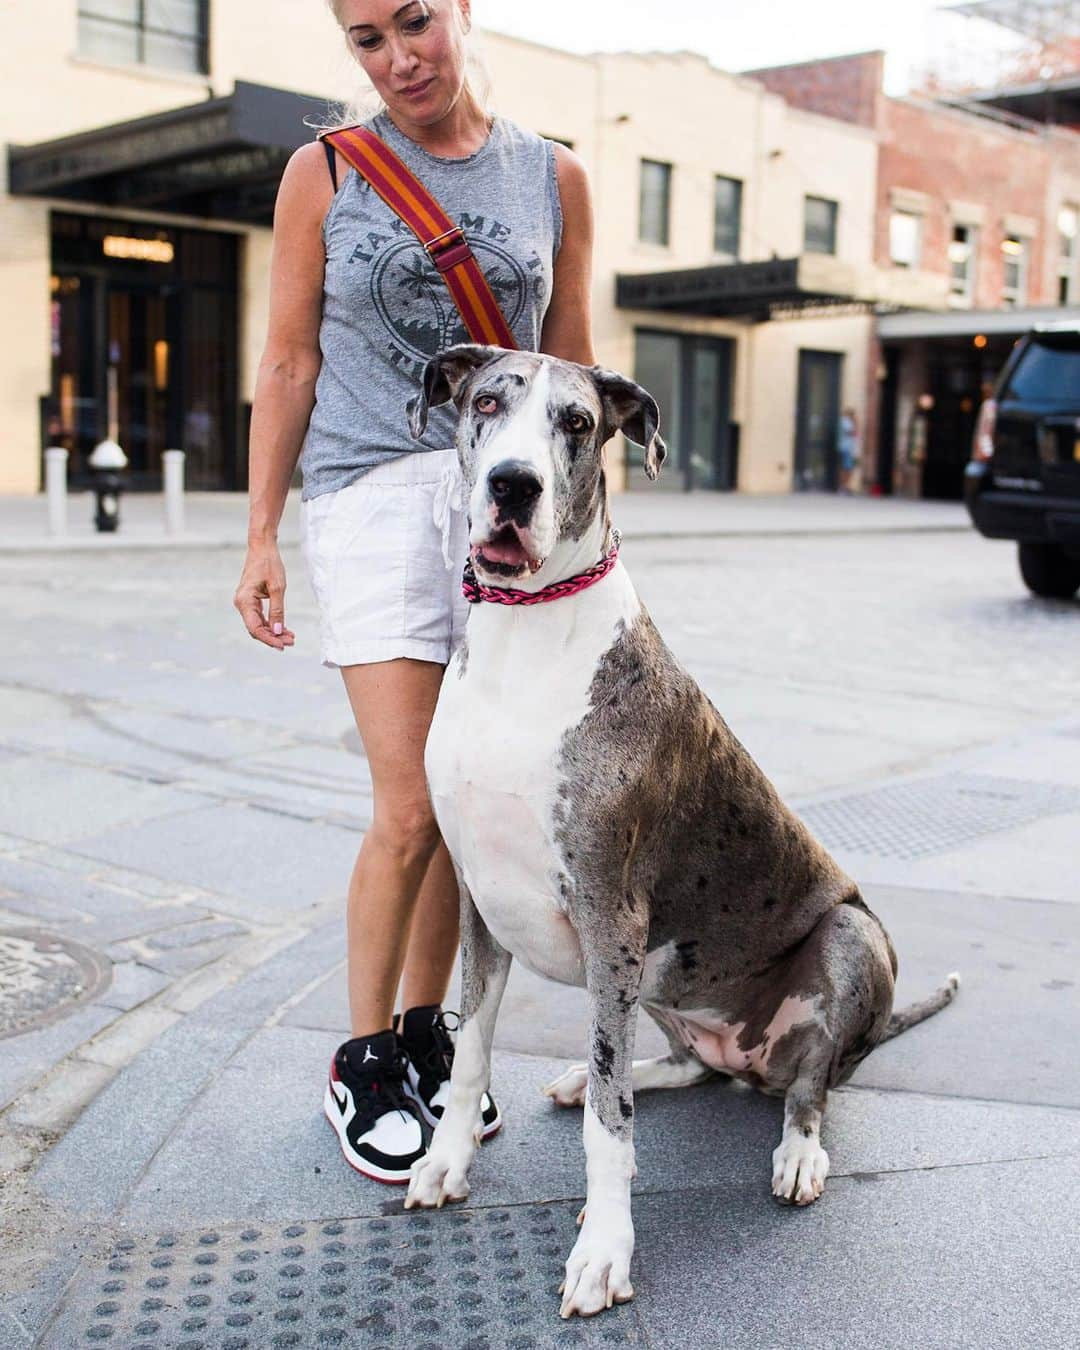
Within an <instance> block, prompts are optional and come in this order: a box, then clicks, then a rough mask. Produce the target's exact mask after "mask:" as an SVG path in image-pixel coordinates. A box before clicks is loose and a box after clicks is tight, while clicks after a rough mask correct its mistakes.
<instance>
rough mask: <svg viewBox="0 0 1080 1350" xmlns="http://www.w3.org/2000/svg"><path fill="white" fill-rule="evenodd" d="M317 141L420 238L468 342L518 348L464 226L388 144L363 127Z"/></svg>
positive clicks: (343, 129) (324, 135)
mask: <svg viewBox="0 0 1080 1350" xmlns="http://www.w3.org/2000/svg"><path fill="white" fill-rule="evenodd" d="M319 139H320V140H324V141H329V143H330V144H331V145H332V146H333V147H334V149H335V150H336V151H337V152H338V154H339V155H341V156H342V157H343V158H344V159H346V160H347V161H348V162H349V163H350V164H351V165H352V166H353V168H354V169H355V170H356V172H357V173H358V174H360V176H361V177H362V178H365V179H366V180H367V181H368V182H369V183H370V184H371V186H372V187H373V188H374V189H375V191H376V192H377V193H378V194H379V196H380V197H381V198H382V199H383V201H384V202H385V203H386V204H387V206H389V208H390V209H391V211H393V212H395V214H397V215H399V216H400V217H401V219H402V220H403V221H404V222H405V224H406V225H408V227H409V229H411V230H412V232H413V233H414V234H415V235H416V237H417V239H419V240H420V243H421V245H422V246H423V248H424V251H425V252H426V253H427V255H428V257H429V258H430V259H431V261H432V263H433V264H434V266H435V269H436V271H438V272H439V274H440V275H441V276H442V279H443V281H445V282H446V285H447V288H448V290H449V291H450V294H451V295H452V296H453V299H454V303H455V304H456V305H457V307H458V309H459V310H460V312H461V317H462V319H463V320H464V323H465V330H466V332H467V333H468V334H469V336H470V337H471V338H472V340H473V341H474V342H483V343H486V344H488V345H490V346H493V347H506V348H508V349H510V350H516V348H517V343H516V342H515V341H514V335H513V333H512V332H511V331H510V325H509V324H508V323H507V322H506V319H505V317H504V316H503V312H502V310H501V309H500V308H499V302H498V301H497V300H496V299H495V296H494V295H493V294H492V291H491V287H490V286H489V285H488V281H487V278H486V277H485V276H484V274H483V272H482V271H481V270H480V264H479V263H478V262H477V261H476V258H475V257H474V256H473V252H472V249H471V248H470V247H469V245H468V242H467V241H466V239H465V234H464V232H463V230H462V229H461V227H460V226H459V225H455V224H454V222H453V221H452V220H451V219H450V217H449V216H448V215H447V214H446V212H445V211H444V210H443V209H442V207H441V206H440V205H439V203H438V202H437V201H436V200H435V198H434V197H433V196H432V195H431V193H430V192H428V190H427V188H426V187H424V185H423V183H421V182H420V180H419V179H418V178H417V177H416V175H415V174H414V173H413V172H412V171H411V170H410V169H409V168H407V167H406V165H405V164H403V163H402V161H401V160H400V159H399V158H398V156H397V155H395V154H394V152H393V150H391V149H390V147H389V146H388V145H387V144H386V142H385V141H384V140H383V139H382V138H381V137H380V136H376V135H375V133H374V132H373V131H369V130H368V129H367V127H362V126H354V127H341V128H339V129H338V130H337V131H324V132H321V133H320V135H319Z"/></svg>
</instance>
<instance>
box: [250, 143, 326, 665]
mask: <svg viewBox="0 0 1080 1350" xmlns="http://www.w3.org/2000/svg"><path fill="white" fill-rule="evenodd" d="M332 197H333V189H332V185H331V182H330V175H329V173H328V171H327V167H326V157H325V154H324V152H323V149H322V146H321V145H318V144H312V145H305V146H303V147H302V148H301V149H300V150H298V151H297V152H296V153H295V154H294V155H293V156H292V158H291V159H290V160H289V163H288V164H287V165H286V168H285V173H284V174H283V175H282V179H281V187H280V188H279V190H278V198H277V205H276V206H275V208H274V246H273V255H272V261H271V268H270V319H269V325H268V331H267V337H266V346H265V348H264V350H263V356H262V360H261V362H260V363H259V373H258V378H257V379H256V382H255V401H254V405H253V407H252V412H251V445H250V452H249V457H248V482H249V489H248V496H249V506H248V553H247V559H246V561H245V564H244V571H243V574H242V576H241V578H240V584H239V586H238V587H237V591H236V597H235V600H234V604H235V605H236V608H237V609H238V610H239V611H240V615H241V617H242V618H243V620H244V625H245V627H246V628H247V630H248V632H249V633H250V634H251V636H252V637H253V638H256V639H257V640H258V641H260V642H264V643H265V644H266V645H267V646H268V647H276V648H277V649H279V650H280V649H282V648H284V647H289V646H292V643H293V636H292V634H291V633H290V632H289V631H288V630H287V629H286V627H285V569H284V567H283V566H282V563H281V557H280V554H279V553H278V547H277V531H278V525H279V523H280V521H281V514H282V512H283V511H284V509H285V500H286V497H287V495H288V491H289V483H290V482H291V480H292V476H293V472H294V470H295V469H296V461H297V459H298V457H299V455H300V448H301V446H302V445H303V441H304V435H305V433H306V431H307V425H308V420H309V418H310V417H311V410H312V408H313V407H314V406H315V381H316V380H317V379H318V375H319V369H320V366H321V364H322V358H321V354H320V351H319V323H320V320H321V318H322V295H323V271H324V266H325V253H324V247H323V240H322V222H323V218H324V217H325V215H326V212H327V209H328V208H329V205H330V202H331V200H332ZM264 600H266V601H269V613H268V614H267V615H265V616H264V614H263V601H264Z"/></svg>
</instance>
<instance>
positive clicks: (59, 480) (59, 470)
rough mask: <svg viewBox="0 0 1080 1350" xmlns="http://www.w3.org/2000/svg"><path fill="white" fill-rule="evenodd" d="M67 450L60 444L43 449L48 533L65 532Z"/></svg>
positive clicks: (58, 533)
mask: <svg viewBox="0 0 1080 1350" xmlns="http://www.w3.org/2000/svg"><path fill="white" fill-rule="evenodd" d="M67 464H68V452H67V451H66V450H65V449H64V448H63V446H61V445H50V446H49V448H48V449H47V450H46V451H45V499H46V502H47V504H48V508H49V533H50V534H54V535H63V534H67Z"/></svg>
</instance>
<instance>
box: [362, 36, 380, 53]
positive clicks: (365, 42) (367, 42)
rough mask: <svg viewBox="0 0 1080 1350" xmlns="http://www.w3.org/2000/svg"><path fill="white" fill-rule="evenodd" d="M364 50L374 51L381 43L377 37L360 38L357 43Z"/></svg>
mask: <svg viewBox="0 0 1080 1350" xmlns="http://www.w3.org/2000/svg"><path fill="white" fill-rule="evenodd" d="M356 45H357V46H358V47H359V48H360V50H361V51H362V52H372V51H374V50H375V48H376V47H377V46H378V45H379V39H378V38H377V37H369V38H360V39H359V40H358V42H357V44H356Z"/></svg>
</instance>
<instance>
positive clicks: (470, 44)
mask: <svg viewBox="0 0 1080 1350" xmlns="http://www.w3.org/2000/svg"><path fill="white" fill-rule="evenodd" d="M416 2H417V4H418V5H419V6H420V7H421V9H422V10H423V11H424V12H425V13H426V14H435V13H437V12H438V9H439V5H438V4H437V3H433V0H416ZM327 4H328V5H329V7H330V12H331V14H333V16H334V19H335V21H336V22H337V25H338V27H339V28H341V29H342V33H343V35H344V36H345V38H346V42H348V35H347V34H345V33H344V14H343V13H342V10H343V8H344V4H345V0H327ZM450 7H451V9H453V10H454V11H455V12H456V13H458V14H460V13H461V10H460V8H459V7H458V5H457V4H456V3H455V0H450ZM464 32H465V34H466V37H465V71H466V74H465V88H466V89H467V90H468V92H469V93H470V94H471V95H472V97H473V98H474V99H475V100H476V102H477V104H478V105H479V106H480V107H481V108H482V109H483V110H484V112H485V113H489V114H490V111H491V108H490V100H491V77H490V75H489V74H488V72H487V68H486V67H485V65H484V62H483V58H482V57H481V56H480V54H479V52H478V51H477V48H476V43H475V41H474V39H473V37H472V30H471V29H465V30H464ZM354 57H355V53H354V52H353V50H352V46H351V45H350V46H349V59H350V61H352V60H354ZM385 111H386V104H385V103H384V102H383V100H382V99H381V98H380V97H379V95H378V94H377V93H376V92H375V90H374V89H372V88H371V87H370V86H362V87H361V88H360V89H358V90H357V92H356V94H354V95H353V97H352V98H351V99H349V101H348V103H343V104H338V105H337V106H336V108H335V112H334V115H333V117H332V119H331V120H330V121H328V122H327V123H326V125H325V126H322V127H320V128H319V130H323V131H332V130H333V129H334V128H335V127H345V126H352V125H353V124H355V123H356V122H363V121H366V120H367V119H368V118H371V117H374V116H376V114H378V113H381V112H385Z"/></svg>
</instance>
